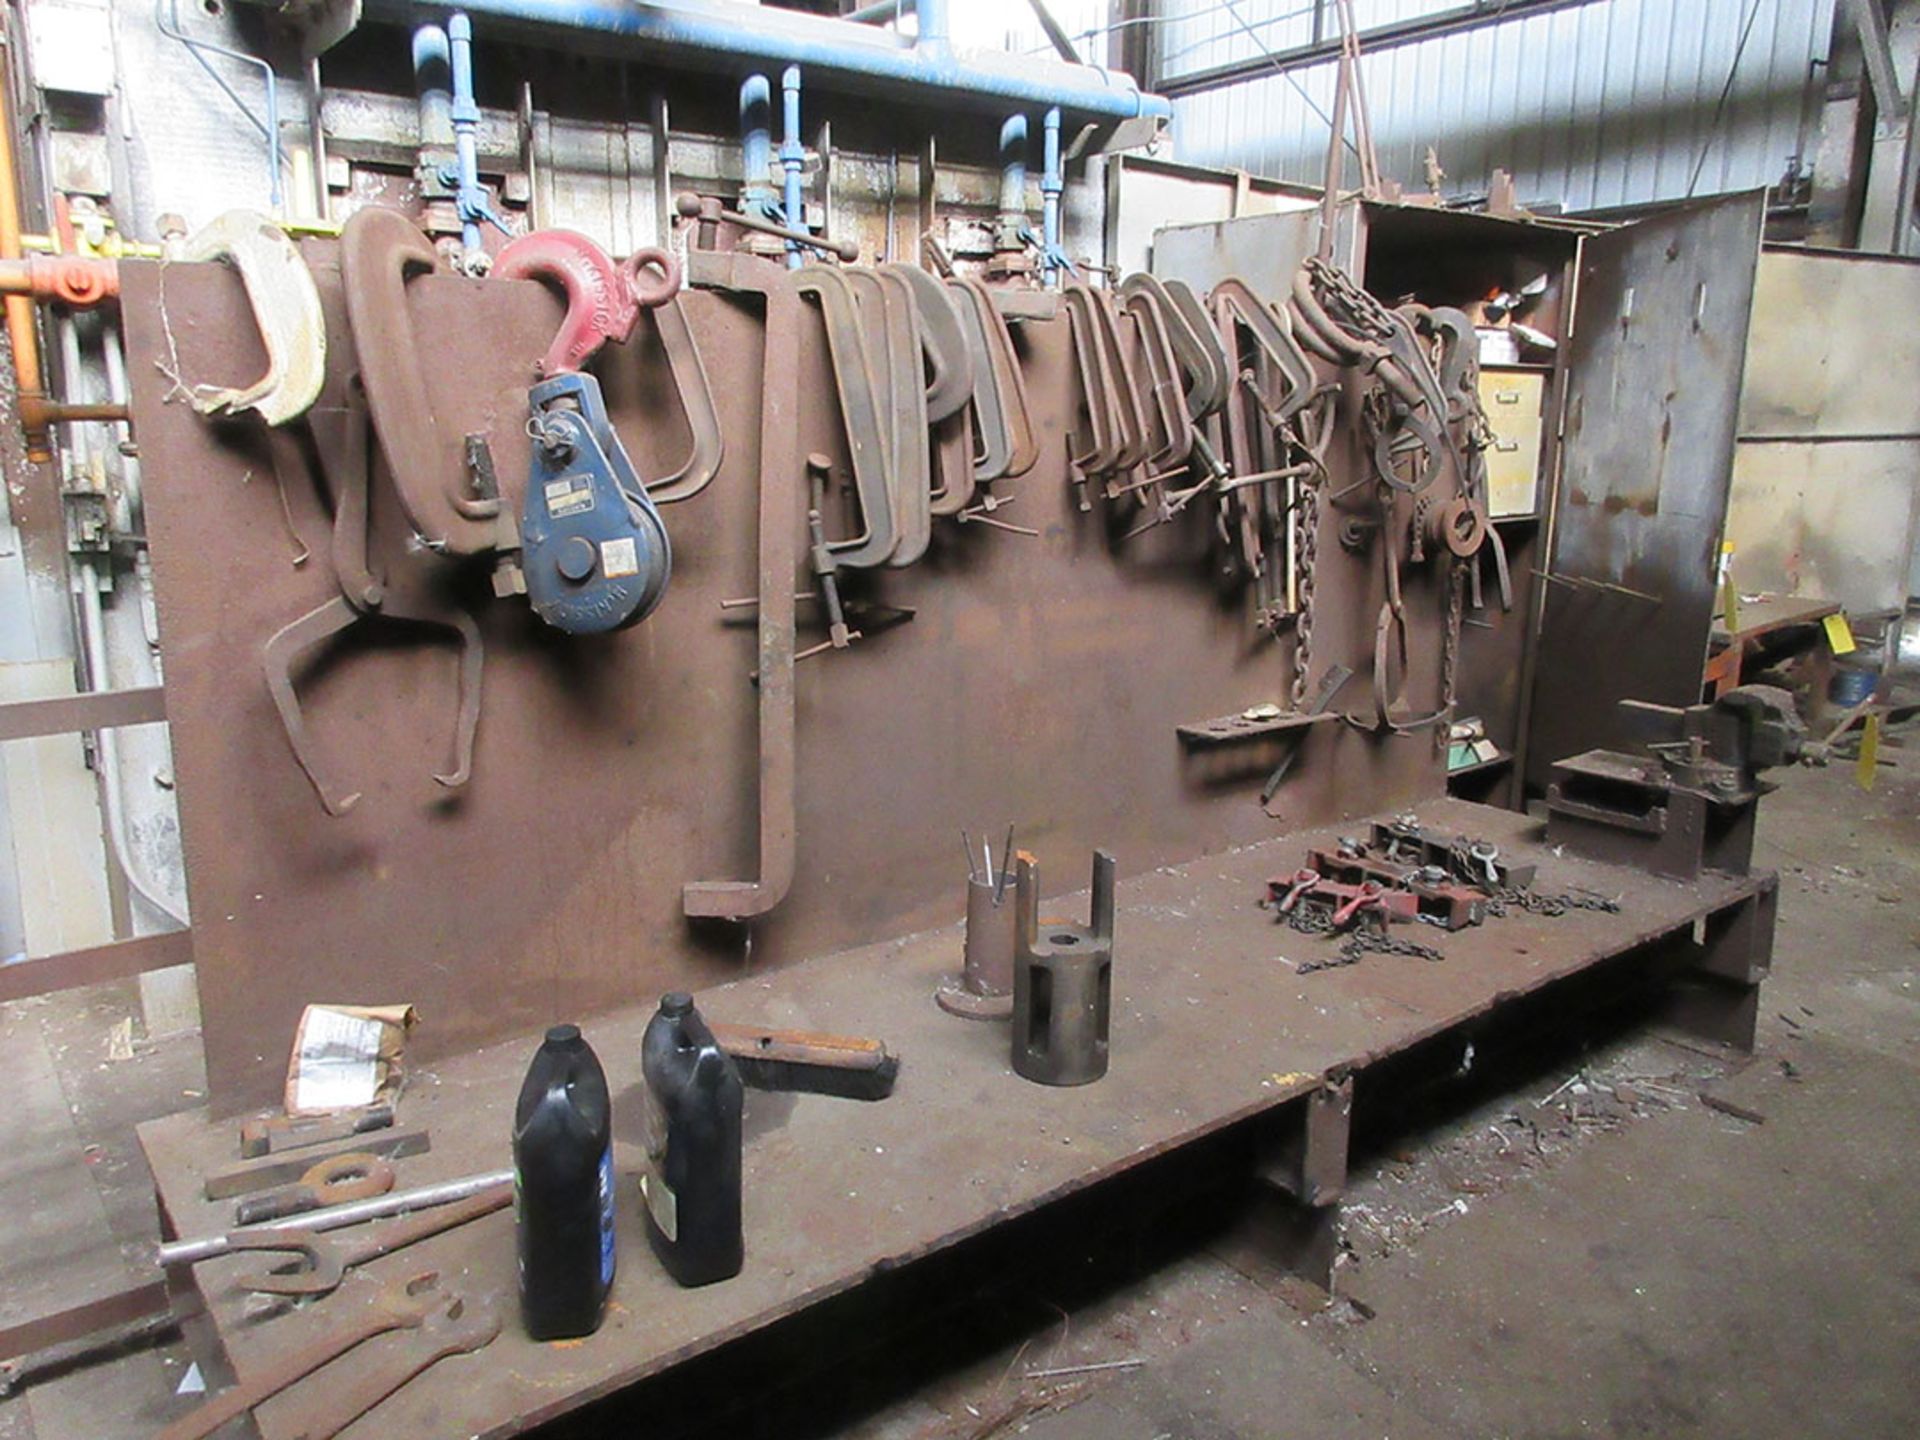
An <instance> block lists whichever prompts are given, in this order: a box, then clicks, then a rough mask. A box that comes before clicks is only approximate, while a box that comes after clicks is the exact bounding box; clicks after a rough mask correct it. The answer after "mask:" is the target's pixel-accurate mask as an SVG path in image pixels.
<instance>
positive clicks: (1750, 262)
mask: <svg viewBox="0 0 1920 1440" xmlns="http://www.w3.org/2000/svg"><path fill="white" fill-rule="evenodd" d="M1762 198H1763V197H1761V196H1760V195H1758V194H1745V195H1730V196H1724V197H1722V198H1719V199H1716V200H1708V201H1702V202H1700V203H1698V204H1693V205H1688V206H1685V207H1683V208H1681V209H1678V210H1675V211H1673V212H1671V213H1670V214H1666V215H1660V216H1656V217H1653V218H1651V219H1648V220H1645V221H1642V222H1640V223H1639V224H1635V225H1630V226H1625V227H1623V228H1621V229H1618V230H1612V231H1609V232H1607V233H1605V234H1602V235H1590V236H1587V237H1585V238H1584V239H1583V240H1582V241H1581V242H1580V245H1581V249H1580V274H1579V282H1578V290H1577V294H1576V298H1575V301H1574V323H1573V333H1572V335H1571V337H1570V338H1569V340H1568V355H1567V370H1566V373H1567V376H1568V382H1567V398H1566V407H1565V412H1564V414H1565V419H1564V438H1563V441H1562V445H1561V468H1560V480H1559V487H1558V491H1559V496H1558V502H1557V505H1556V507H1555V514H1554V522H1553V536H1552V542H1551V551H1550V554H1549V556H1548V560H1547V563H1546V565H1545V566H1544V567H1543V568H1544V570H1545V572H1546V577H1547V578H1548V579H1550V580H1552V579H1558V580H1563V581H1566V582H1568V583H1562V584H1549V585H1548V586H1547V589H1546V593H1545V598H1544V608H1543V612H1542V619H1541V628H1540V632H1539V638H1538V640H1537V642H1536V646H1537V658H1536V661H1535V670H1534V695H1533V703H1532V726H1531V728H1532V733H1531V734H1530V735H1529V736H1528V737H1527V756H1526V781H1527V784H1528V786H1529V788H1530V789H1534V790H1538V789H1541V788H1543V787H1544V786H1545V784H1546V781H1547V778H1548V775H1549V772H1550V770H1551V768H1552V766H1553V764H1554V762H1555V761H1557V760H1560V759H1563V758H1565V757H1566V756H1568V755H1574V754H1577V753H1579V752H1580V751H1583V750H1589V749H1594V748H1597V747H1614V746H1618V745H1619V744H1621V743H1622V740H1623V736H1622V734H1621V732H1620V730H1619V726H1618V723H1617V702H1618V701H1620V700H1625V699H1633V700H1646V701H1651V702H1653V703H1655V704H1660V705H1691V704H1693V703H1694V702H1695V701H1697V700H1698V699H1699V698H1700V686H1701V678H1702V672H1703V670H1704V668H1705V666H1706V659H1707V639H1708V634H1709V631H1710V629H1711V626H1712V623H1713V611H1714V597H1715V594H1716V592H1717V580H1718V571H1717V566H1718V562H1719V557H1720V541H1721V536H1722V534H1723V532H1724V530H1725V528H1726V518H1727V499H1728V494H1729V489H1730V485H1731V474H1732V466H1733V449H1734V434H1735V429H1736V419H1737V412H1738V408H1739V400H1740V383H1741V376H1742V374H1743V372H1744V369H1745V364H1746V349H1747V326H1748V320H1749V316H1750V312H1751V310H1752V306H1753V288H1754V275H1755V268H1756V266H1757V264H1758V261H1759V254H1760V235H1761V228H1762V219H1763V210H1764V206H1763V205H1762V203H1761V202H1762Z"/></svg>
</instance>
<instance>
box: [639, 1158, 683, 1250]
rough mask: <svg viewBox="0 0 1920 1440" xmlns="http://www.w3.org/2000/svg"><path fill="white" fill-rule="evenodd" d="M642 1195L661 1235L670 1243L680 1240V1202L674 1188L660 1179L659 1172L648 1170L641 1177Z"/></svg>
mask: <svg viewBox="0 0 1920 1440" xmlns="http://www.w3.org/2000/svg"><path fill="white" fill-rule="evenodd" d="M640 1193H641V1195H642V1196H644V1197H645V1199H646V1202H647V1213H648V1214H649V1215H651V1216H653V1223H654V1224H655V1225H658V1226H659V1227H660V1233H661V1234H662V1235H664V1236H666V1237H667V1240H668V1243H672V1242H674V1241H676V1240H678V1239H679V1238H680V1201H679V1199H678V1198H677V1197H676V1196H675V1195H674V1193H673V1187H672V1186H671V1185H669V1184H667V1182H666V1181H664V1180H662V1179H661V1178H660V1172H659V1171H658V1170H651V1169H650V1170H648V1171H647V1172H646V1173H645V1174H643V1175H642V1176H641V1177H640Z"/></svg>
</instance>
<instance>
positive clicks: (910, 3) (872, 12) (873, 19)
mask: <svg viewBox="0 0 1920 1440" xmlns="http://www.w3.org/2000/svg"><path fill="white" fill-rule="evenodd" d="M919 8H920V6H919V4H918V3H917V0H874V3H873V4H871V5H862V6H861V7H860V8H859V9H858V10H849V11H848V12H847V13H846V14H844V15H842V16H841V17H840V18H841V19H842V20H849V21H852V22H853V23H854V24H855V25H885V24H886V23H887V22H888V21H889V20H895V19H898V18H899V17H900V16H902V15H911V14H913V12H914V11H915V10H918V9H919Z"/></svg>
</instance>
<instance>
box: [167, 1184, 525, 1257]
mask: <svg viewBox="0 0 1920 1440" xmlns="http://www.w3.org/2000/svg"><path fill="white" fill-rule="evenodd" d="M512 1182H513V1171H511V1170H489V1171H487V1172H486V1173H485V1174H483V1175H464V1176H462V1177H461V1178H460V1179H458V1180H442V1181H441V1182H440V1183H438V1184H437V1185H421V1186H419V1187H417V1188H415V1189H412V1190H395V1191H393V1192H392V1193H391V1194H387V1195H376V1196H374V1198H373V1199H371V1200H356V1201H354V1202H353V1203H352V1204H350V1205H336V1206H334V1207H333V1208H332V1209H331V1210H309V1211H308V1212H307V1213H306V1214H304V1215H290V1216H288V1217H287V1218H286V1219H285V1220H275V1221H273V1222H272V1223H271V1224H267V1225H253V1226H249V1227H248V1228H246V1229H244V1230H234V1231H229V1232H228V1233H226V1234H224V1235H205V1236H202V1237H201V1238H200V1239H198V1240H169V1241H167V1242H166V1243H165V1244H164V1245H162V1246H161V1247H160V1252H159V1260H160V1264H161V1265H162V1266H163V1267H164V1266H168V1265H197V1264H199V1263H200V1261H202V1260H211V1259H213V1258H214V1257H215V1256H216V1255H225V1254H226V1253H227V1252H228V1251H230V1250H231V1249H232V1248H233V1237H234V1236H235V1235H262V1234H267V1233H270V1232H272V1231H275V1230H337V1229H339V1228H340V1227H341V1226H342V1225H357V1224H359V1223H360V1222H361V1221H362V1220H379V1219H381V1218H383V1217H384V1216H388V1215H404V1214H406V1213H407V1212H408V1211H410V1210H426V1209H430V1208H432V1207H433V1206H435V1205H450V1204H452V1203H453V1202H454V1201H456V1200H465V1199H466V1198H467V1197H468V1196H471V1195H478V1194H479V1193H480V1192H481V1191H482V1190H491V1189H493V1188H494V1187H495V1186H496V1185H508V1184H511V1183H512Z"/></svg>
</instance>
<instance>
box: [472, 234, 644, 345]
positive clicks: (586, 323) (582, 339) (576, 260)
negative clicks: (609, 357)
mask: <svg viewBox="0 0 1920 1440" xmlns="http://www.w3.org/2000/svg"><path fill="white" fill-rule="evenodd" d="M647 270H652V271H654V272H656V273H657V274H658V276H659V279H658V280H657V281H655V282H654V283H652V284H647V283H645V282H644V281H643V279H642V272H643V271H647ZM493 276H494V278H495V279H496V280H550V281H552V282H553V283H555V284H556V285H558V286H559V287H560V289H561V290H562V291H563V292H564V293H565V294H566V297H567V318H566V319H565V320H563V321H561V322H560V330H559V333H558V334H556V335H555V336H554V337H553V343H552V344H551V345H549V346H548V347H547V354H546V358H545V359H544V360H542V361H541V362H540V368H541V373H542V374H544V375H546V376H549V377H551V376H554V375H565V374H569V373H571V372H573V371H577V370H579V369H580V368H581V367H582V366H584V365H585V364H586V363H587V361H589V360H591V359H592V358H593V356H594V352H595V351H597V350H598V349H599V348H600V347H601V345H603V344H605V343H606V342H607V341H608V340H614V341H619V342H623V343H624V342H625V340H626V338H627V337H628V336H629V335H631V334H632V333H633V327H634V326H635V324H637V323H638V322H639V319H640V312H641V311H642V310H651V309H653V308H654V307H656V306H659V305H664V304H666V303H667V302H668V301H669V300H671V299H673V297H674V296H675V295H678V294H679V293H680V262H679V261H678V260H677V259H675V258H674V256H673V255H672V254H671V253H670V252H668V251H666V250H661V249H658V248H656V247H654V246H648V247H646V248H645V249H642V250H636V251H634V252H633V254H631V255H629V256H628V257H627V258H626V259H625V260H622V261H620V262H619V263H618V264H615V263H614V261H612V260H611V259H609V258H608V256H607V252H606V251H604V250H602V249H601V248H600V247H599V246H598V245H596V244H594V242H593V241H591V240H589V239H588V238H587V237H586V236H584V235H581V234H578V233H577V232H575V231H572V230H535V231H534V232H532V233H531V234H528V235H522V236H520V238H519V239H517V240H514V241H512V242H510V243H509V244H508V245H507V246H506V248H505V249H503V250H502V251H501V252H500V254H499V255H498V256H497V257H496V258H495V260H494V262H493Z"/></svg>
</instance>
